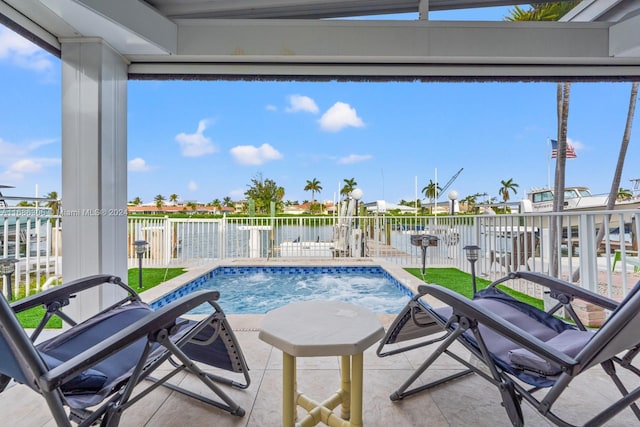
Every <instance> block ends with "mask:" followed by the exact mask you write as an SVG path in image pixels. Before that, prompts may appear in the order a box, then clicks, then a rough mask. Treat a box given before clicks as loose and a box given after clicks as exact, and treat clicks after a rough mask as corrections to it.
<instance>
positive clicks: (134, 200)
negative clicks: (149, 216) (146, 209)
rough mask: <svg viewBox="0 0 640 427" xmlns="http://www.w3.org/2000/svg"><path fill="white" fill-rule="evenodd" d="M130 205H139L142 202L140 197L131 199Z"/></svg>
mask: <svg viewBox="0 0 640 427" xmlns="http://www.w3.org/2000/svg"><path fill="white" fill-rule="evenodd" d="M131 204H132V205H135V206H140V205H141V204H142V199H141V198H140V197H136V198H134V199H133V200H132V201H131Z"/></svg>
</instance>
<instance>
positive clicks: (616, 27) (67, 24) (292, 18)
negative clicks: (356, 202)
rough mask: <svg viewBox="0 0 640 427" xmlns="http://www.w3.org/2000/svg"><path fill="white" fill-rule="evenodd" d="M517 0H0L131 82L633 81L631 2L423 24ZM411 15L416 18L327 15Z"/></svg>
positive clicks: (53, 38)
mask: <svg viewBox="0 0 640 427" xmlns="http://www.w3.org/2000/svg"><path fill="white" fill-rule="evenodd" d="M516 3H532V1H527V2H523V1H520V0H511V1H502V0H488V1H487V0H431V1H426V0H425V1H418V0H400V1H393V0H322V1H321V0H146V1H142V0H110V1H104V0H1V1H0V16H1V17H2V22H3V23H5V24H6V25H8V26H10V27H11V28H13V29H15V30H16V31H18V32H20V33H21V34H23V35H26V36H27V37H29V38H30V39H32V40H34V41H36V42H37V43H38V44H39V45H40V46H42V47H44V48H46V49H47V50H49V51H51V52H54V53H56V54H58V55H59V53H60V49H61V44H62V43H64V42H65V41H69V40H73V39H78V38H84V39H95V40H104V41H105V42H106V43H107V44H108V45H109V46H111V47H112V48H113V49H114V50H115V51H117V52H118V53H119V54H120V55H121V56H122V57H124V58H125V59H126V61H127V62H128V64H129V65H128V74H129V78H132V79H148V78H153V79H170V78H180V79H183V78H187V79H188V78H197V79H265V80H278V79H287V80H290V79H299V80H329V79H343V80H547V81H555V80H557V79H563V80H637V79H638V78H640V2H637V1H634V0H583V2H582V3H581V4H580V5H578V6H577V7H576V8H575V9H574V11H572V12H571V13H570V14H569V15H568V16H567V17H565V18H563V20H562V22H516V23H514V22H504V21H492V22H477V21H475V22H474V21H430V20H429V19H428V12H429V11H430V10H432V11H436V10H448V9H460V8H475V7H488V6H509V5H513V4H516ZM405 12H417V13H419V16H420V19H416V20H393V19H390V20H380V19H375V20H367V19H358V20H353V19H331V18H343V17H350V16H360V17H366V16H368V15H380V14H396V13H405Z"/></svg>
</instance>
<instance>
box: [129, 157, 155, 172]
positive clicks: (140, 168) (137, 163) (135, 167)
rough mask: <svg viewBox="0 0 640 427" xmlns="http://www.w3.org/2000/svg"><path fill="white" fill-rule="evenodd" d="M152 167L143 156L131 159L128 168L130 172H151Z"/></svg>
mask: <svg viewBox="0 0 640 427" xmlns="http://www.w3.org/2000/svg"><path fill="white" fill-rule="evenodd" d="M151 169H152V168H151V166H149V165H148V164H147V162H146V161H145V160H144V159H143V158H141V157H136V158H135V159H131V160H129V163H128V164H127V170H129V172H149V171H150V170H151Z"/></svg>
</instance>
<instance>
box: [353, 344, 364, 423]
mask: <svg viewBox="0 0 640 427" xmlns="http://www.w3.org/2000/svg"><path fill="white" fill-rule="evenodd" d="M363 368H364V356H363V354H362V353H360V354H354V355H353V356H351V422H350V426H351V427H362V388H363Z"/></svg>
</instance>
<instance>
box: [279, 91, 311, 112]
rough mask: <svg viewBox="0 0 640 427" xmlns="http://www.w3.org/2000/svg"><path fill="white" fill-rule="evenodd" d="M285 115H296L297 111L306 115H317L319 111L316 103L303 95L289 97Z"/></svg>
mask: <svg viewBox="0 0 640 427" xmlns="http://www.w3.org/2000/svg"><path fill="white" fill-rule="evenodd" d="M285 111H287V113H297V112H298V111H305V112H307V113H314V114H315V113H317V112H318V111H319V109H318V106H317V105H316V102H315V101H314V100H313V99H311V98H309V97H308V96H304V95H290V96H289V106H288V107H287V108H286V109H285Z"/></svg>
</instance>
